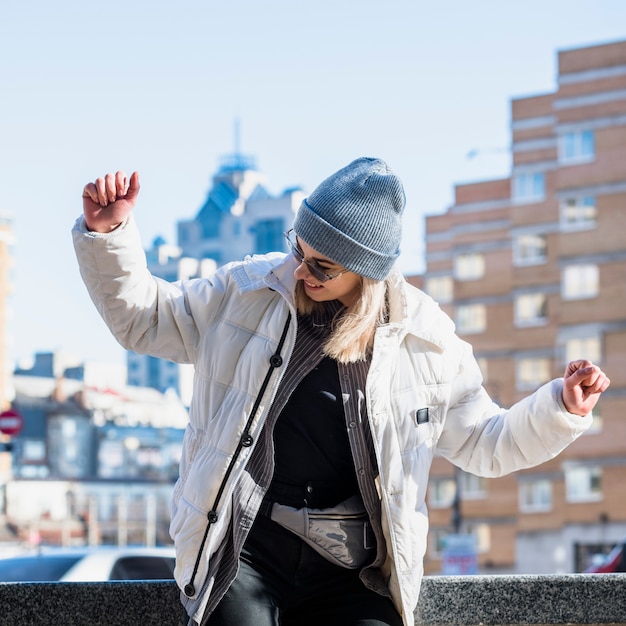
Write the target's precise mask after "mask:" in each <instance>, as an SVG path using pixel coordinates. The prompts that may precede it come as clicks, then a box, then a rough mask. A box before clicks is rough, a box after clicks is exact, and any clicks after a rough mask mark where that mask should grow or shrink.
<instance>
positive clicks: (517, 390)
mask: <svg viewBox="0 0 626 626" xmlns="http://www.w3.org/2000/svg"><path fill="white" fill-rule="evenodd" d="M512 161H513V167H512V172H511V177H510V178H505V179H501V180H490V181H484V182H476V183H470V184H463V185H459V186H457V187H456V190H455V201H454V204H453V205H452V206H451V207H450V208H449V209H448V210H447V211H446V212H445V213H444V214H441V215H431V216H429V217H428V218H427V219H426V268H427V269H426V272H425V275H424V276H423V277H422V280H423V284H424V288H425V290H426V291H427V292H429V293H430V294H431V295H432V296H433V297H434V298H435V299H436V300H438V301H439V302H440V303H441V305H442V308H444V309H445V310H446V311H447V312H449V314H450V315H451V316H452V317H453V318H454V319H455V321H456V324H457V330H458V332H459V334H460V335H461V336H462V337H464V338H466V339H467V340H468V341H469V342H470V343H471V344H472V345H473V347H474V351H475V354H476V356H477V358H478V360H479V363H480V365H481V368H482V370H483V374H484V377H485V385H486V388H487V389H488V391H489V392H490V393H491V394H492V396H493V397H494V398H495V399H496V400H497V401H499V402H500V403H501V404H502V405H503V406H508V405H510V404H511V403H513V402H515V401H517V400H519V399H521V398H522V397H524V396H525V395H527V394H528V393H529V392H530V391H532V390H533V389H535V388H537V387H538V386H540V385H541V384H542V383H544V382H546V381H548V380H549V379H551V378H553V377H558V376H562V375H563V370H564V368H565V365H566V363H567V362H568V361H569V360H571V359H574V358H579V357H586V358H589V359H591V360H593V361H594V362H596V363H598V364H599V365H601V366H602V367H603V368H604V369H605V370H606V371H607V372H608V374H609V376H610V378H611V381H612V384H611V387H610V389H609V390H608V391H607V392H606V394H604V396H603V399H602V401H601V402H600V404H599V405H598V408H597V410H596V411H595V414H596V419H595V422H594V426H593V428H592V429H591V431H590V432H589V433H588V434H585V435H583V436H582V437H581V438H580V439H579V440H578V441H576V442H575V443H574V444H573V445H571V446H570V447H569V448H567V449H566V450H565V451H564V452H563V453H562V454H561V455H559V456H558V457H557V458H556V459H554V460H553V461H551V462H549V463H546V464H544V465H541V466H540V467H537V468H533V469H529V470H526V471H523V472H521V473H517V474H513V475H511V476H508V477H503V478H499V479H494V480H485V479H482V478H478V477H476V476H472V475H470V474H462V473H461V474H457V475H456V476H455V473H454V471H453V468H452V466H451V465H450V464H448V463H447V462H444V461H443V460H441V459H436V460H435V463H434V464H433V468H432V475H431V480H430V484H429V495H428V502H429V509H430V519H431V535H430V541H429V549H428V555H427V560H426V571H427V572H428V573H437V572H439V571H440V568H441V554H442V552H441V547H442V545H443V541H442V540H444V539H445V536H446V535H447V534H448V533H450V532H451V530H452V526H453V510H452V508H451V505H452V503H453V502H454V494H455V483H456V482H458V483H459V484H460V486H461V488H460V502H459V509H458V510H457V511H456V513H457V514H460V518H459V520H460V527H461V531H462V532H465V533H472V534H474V535H475V536H476V540H477V545H478V549H479V563H480V566H481V569H482V571H486V572H489V571H491V572H494V573H495V572H512V573H538V574H541V573H556V572H572V571H581V570H582V569H583V568H584V567H585V566H586V565H587V564H588V563H589V559H590V558H591V556H592V554H593V553H594V552H601V551H606V550H607V549H608V548H609V547H610V546H611V545H613V544H615V543H617V542H618V541H621V540H623V538H624V537H625V536H626V508H625V507H624V478H625V477H626V431H625V429H624V424H625V422H624V415H625V414H626V368H625V367H624V363H625V362H626V238H625V237H624V232H626V41H621V42H615V43H609V44H605V45H597V46H592V47H587V48H579V49H571V50H564V51H560V52H559V53H558V86H557V89H556V91H555V92H553V93H547V94H541V95H536V96H530V97H524V98H517V99H514V100H513V101H512Z"/></svg>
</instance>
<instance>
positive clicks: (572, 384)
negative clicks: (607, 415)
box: [563, 359, 611, 415]
mask: <svg viewBox="0 0 626 626" xmlns="http://www.w3.org/2000/svg"><path fill="white" fill-rule="evenodd" d="M610 384H611V381H610V380H609V378H608V376H607V375H606V374H605V373H604V372H603V371H602V370H601V369H600V368H599V367H598V366H597V365H594V364H593V363H592V362H591V361H585V360H582V359H581V360H580V361H571V362H570V363H569V364H568V366H567V367H566V368H565V374H564V376H563V404H565V408H566V409H567V410H568V411H569V412H570V413H574V414H575V415H587V414H588V413H589V412H590V411H591V410H592V409H593V407H594V406H596V403H597V402H598V399H599V398H600V394H601V393H602V392H603V391H606V389H607V388H608V386H609V385H610Z"/></svg>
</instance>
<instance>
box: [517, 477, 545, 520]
mask: <svg viewBox="0 0 626 626" xmlns="http://www.w3.org/2000/svg"><path fill="white" fill-rule="evenodd" d="M519 508H520V511H522V512H523V513H536V512H539V511H550V510H551V509H552V481H550V480H548V479H547V478H540V479H537V480H524V481H523V482H521V483H520V487H519Z"/></svg>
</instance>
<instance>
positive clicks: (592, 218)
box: [559, 196, 598, 231]
mask: <svg viewBox="0 0 626 626" xmlns="http://www.w3.org/2000/svg"><path fill="white" fill-rule="evenodd" d="M597 214H598V210H597V207H596V199H595V197H594V196H580V197H569V198H565V199H564V200H562V201H561V205H560V209H559V223H560V226H561V230H563V231H574V230H590V229H592V228H595V227H596V223H597V222H596V219H597Z"/></svg>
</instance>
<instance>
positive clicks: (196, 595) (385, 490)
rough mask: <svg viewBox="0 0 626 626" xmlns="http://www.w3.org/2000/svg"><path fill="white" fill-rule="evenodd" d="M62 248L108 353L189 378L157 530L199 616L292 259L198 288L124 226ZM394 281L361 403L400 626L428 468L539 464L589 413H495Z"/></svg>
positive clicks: (535, 400) (433, 323) (409, 616)
mask: <svg viewBox="0 0 626 626" xmlns="http://www.w3.org/2000/svg"><path fill="white" fill-rule="evenodd" d="M73 237H74V245H75V249H76V254H77V257H78V261H79V265H80V270H81V274H82V277H83V279H84V281H85V284H86V285H87V288H88V290H89V293H90V295H91V297H92V299H93V301H94V303H95V304H96V306H97V308H98V310H99V312H100V314H101V315H102V317H103V318H104V320H105V322H106V323H107V325H108V327H109V328H110V329H111V332H112V333H113V335H114V336H115V337H116V338H117V340H118V341H119V342H120V344H121V345H122V346H124V348H126V349H129V350H134V351H136V352H138V353H148V354H152V355H154V356H156V357H161V358H166V359H170V360H173V361H177V362H181V363H193V364H194V365H195V379H194V394H193V400H192V404H191V407H190V423H189V426H188V428H187V430H186V433H185V438H184V446H183V457H182V461H181V466H180V478H179V480H178V482H177V484H176V488H175V491H174V498H173V504H172V519H171V527H170V530H171V534H172V537H173V539H174V542H175V544H176V552H177V559H176V571H175V576H176V580H177V582H178V584H179V586H180V588H181V590H182V591H183V593H184V594H185V596H186V597H187V599H188V600H187V602H186V604H187V608H188V611H189V612H190V614H196V616H197V615H198V614H201V613H202V607H203V606H204V605H205V604H206V600H207V597H208V593H210V589H211V587H212V582H213V581H206V580H205V579H206V575H207V569H208V563H209V559H210V558H211V555H212V554H213V553H214V552H215V550H216V549H217V547H218V546H219V545H220V543H221V542H222V541H223V539H224V535H225V533H226V530H227V527H228V523H229V519H230V515H231V511H230V506H229V503H230V501H231V495H232V492H233V487H234V485H235V483H236V482H237V481H238V480H239V479H240V477H241V475H242V470H243V469H244V467H245V465H246V462H247V460H248V458H249V456H250V454H251V452H252V450H253V447H254V445H255V443H256V439H257V434H258V433H259V431H260V429H261V427H262V424H263V422H264V420H265V417H266V415H267V412H268V408H269V406H270V405H271V402H272V399H273V397H274V394H275V392H276V389H277V387H278V384H279V382H280V379H281V376H282V372H283V371H284V369H285V364H286V363H287V361H288V359H289V356H290V354H291V352H292V350H293V346H294V342H295V337H296V316H295V311H294V308H293V300H292V295H291V294H292V293H293V288H294V281H295V279H294V277H293V270H294V268H295V261H294V259H293V258H292V257H291V256H289V257H285V255H284V254H282V253H276V254H271V255H266V256H257V257H252V258H249V259H247V260H245V261H244V262H241V263H234V264H229V265H227V266H224V267H222V268H220V269H219V270H218V271H217V272H216V273H215V275H214V276H213V277H212V278H211V279H210V280H207V279H197V280H191V281H186V282H183V283H167V282H165V281H163V280H160V279H156V278H154V277H152V276H151V275H150V274H149V272H148V271H147V269H146V263H145V255H144V252H143V249H142V246H141V240H140V237H139V234H138V232H137V229H136V226H135V223H134V221H133V219H132V217H131V219H129V220H128V222H127V223H126V224H124V225H122V226H121V227H119V228H118V229H117V230H115V231H113V232H112V233H107V234H98V233H90V232H88V231H86V230H85V226H84V221H83V220H82V218H81V219H79V220H78V221H77V222H76V225H75V227H74V230H73ZM394 280H395V284H394V287H393V290H392V292H391V294H390V322H389V324H387V325H385V326H382V327H380V328H379V329H378V331H377V335H376V341H375V348H374V353H373V356H372V362H371V366H370V370H369V376H368V380H367V388H366V395H367V408H368V416H369V420H370V427H371V430H372V434H373V441H374V446H375V449H376V455H377V459H378V467H379V472H380V475H379V479H378V480H379V485H378V487H379V493H380V497H381V503H382V516H383V519H382V522H383V530H384V533H385V538H386V542H387V552H388V558H387V561H386V563H385V566H384V567H385V570H386V571H385V574H387V576H388V580H389V589H390V592H391V595H392V598H393V600H394V603H395V605H396V607H397V608H398V610H399V611H400V612H401V613H402V615H403V618H404V622H405V624H407V625H409V624H410V625H411V626H412V624H413V611H414V608H415V606H416V603H417V599H418V595H419V587H420V582H421V578H422V572H423V567H422V560H423V557H424V553H425V549H426V536H427V531H428V521H427V511H426V506H425V496H426V487H427V482H428V473H429V468H430V464H431V460H432V458H433V455H434V454H435V453H437V454H441V455H443V456H445V457H446V458H448V459H450V460H451V461H452V462H454V463H455V464H456V465H458V466H460V467H461V468H462V469H464V470H466V471H468V472H471V473H474V474H477V475H482V476H501V475H502V474H506V473H508V472H511V471H514V470H516V469H520V468H524V467H529V466H532V465H536V464H539V463H542V462H544V461H546V460H548V459H549V458H552V457H553V456H555V455H556V454H558V453H559V452H560V451H561V450H562V449H563V448H564V447H565V446H567V445H568V444H569V443H570V442H572V441H573V440H574V439H575V438H576V437H577V436H578V435H579V434H581V433H582V432H583V431H584V430H585V429H586V428H587V427H588V426H589V425H590V423H591V416H587V417H585V418H581V417H579V416H576V415H572V414H570V413H568V412H567V411H566V410H565V408H564V406H563V404H562V401H561V390H562V381H561V380H554V381H552V382H550V383H548V384H546V385H544V386H543V387H541V388H540V389H539V390H538V391H537V392H536V393H534V394H532V395H531V396H529V397H528V398H526V399H525V400H523V401H521V402H519V403H517V404H515V405H514V406H513V407H512V408H511V409H509V410H508V411H505V410H503V409H501V408H499V407H498V406H496V405H495V404H494V403H493V402H492V401H491V399H490V398H489V397H488V395H487V394H486V392H485V391H484V389H483V387H482V378H481V374H480V372H479V369H478V366H477V364H476V361H475V359H474V358H473V356H472V351H471V348H470V346H469V345H468V344H467V343H465V342H464V341H462V340H460V339H459V338H458V337H457V336H456V335H455V333H454V327H453V324H452V322H451V321H450V319H449V318H448V317H447V316H446V315H445V314H444V313H443V312H442V311H441V310H440V309H439V307H438V306H437V305H436V303H435V302H433V300H432V299H431V298H430V297H428V296H426V295H425V294H424V293H422V292H421V291H419V290H418V289H416V288H414V287H412V286H410V285H408V284H407V283H406V282H405V281H404V280H403V278H402V277H401V276H400V274H399V273H396V274H395V275H394ZM290 313H291V322H290V323H289V326H288V328H287V330H286V333H285V332H284V331H285V324H286V321H287V317H288V316H289V314H290ZM283 334H284V342H283V345H282V346H281V356H282V363H280V360H278V361H276V360H274V365H277V366H276V367H274V368H270V359H271V358H272V356H273V355H274V354H275V352H276V350H277V347H278V345H279V342H280V340H281V336H282V335H283ZM270 369H272V374H269V381H268V384H267V388H266V390H265V392H264V393H263V395H262V397H261V398H260V403H259V406H258V411H257V412H256V416H255V417H254V420H253V421H252V422H251V423H249V422H250V418H251V410H252V407H253V405H254V403H255V400H256V399H257V395H258V394H259V391H260V390H261V388H262V386H263V381H264V379H265V378H266V376H268V372H269V371H270ZM420 409H428V421H426V422H425V423H421V422H423V420H422V419H420V423H419V424H418V420H417V412H418V410H420ZM424 413H425V412H424V411H422V412H421V413H420V416H423V415H424ZM207 582H208V585H207ZM203 589H205V593H204V597H203V592H202V590H203Z"/></svg>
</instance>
